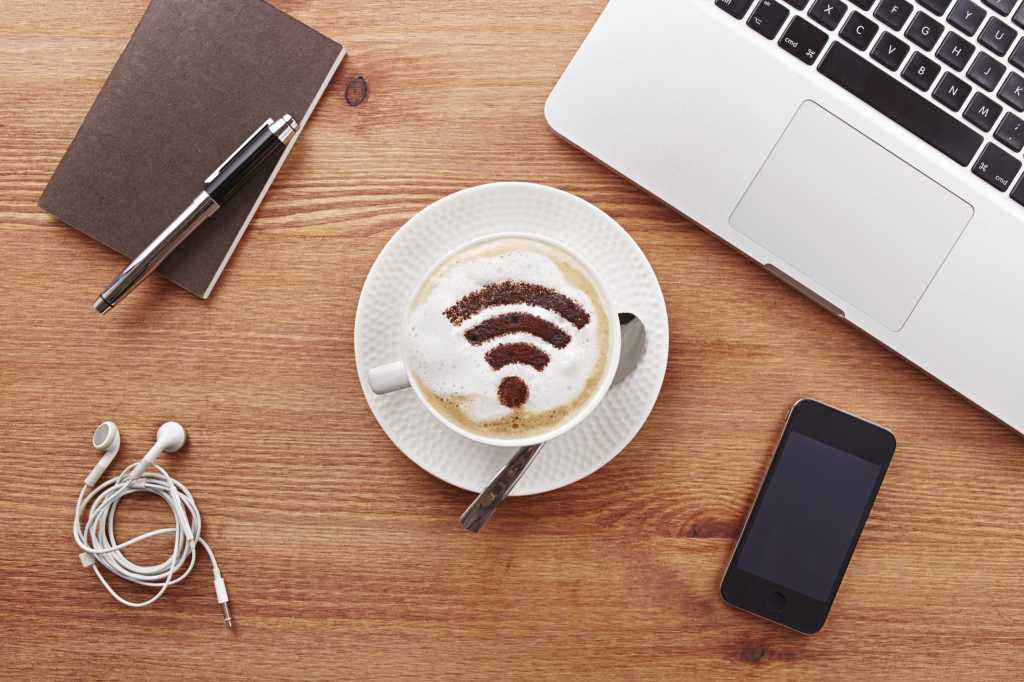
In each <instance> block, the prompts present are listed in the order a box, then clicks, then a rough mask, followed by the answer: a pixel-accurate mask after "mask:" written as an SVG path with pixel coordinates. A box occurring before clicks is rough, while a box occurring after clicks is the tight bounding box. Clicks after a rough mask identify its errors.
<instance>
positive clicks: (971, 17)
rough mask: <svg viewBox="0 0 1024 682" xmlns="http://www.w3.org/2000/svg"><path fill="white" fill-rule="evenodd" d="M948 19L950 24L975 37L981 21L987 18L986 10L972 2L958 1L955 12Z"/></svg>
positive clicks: (954, 7) (954, 6) (966, 0)
mask: <svg viewBox="0 0 1024 682" xmlns="http://www.w3.org/2000/svg"><path fill="white" fill-rule="evenodd" d="M947 18H948V20H949V23H951V24H953V25H954V26H956V27H957V28H958V29H960V30H961V31H963V32H964V33H966V34H967V35H969V36H973V35H974V34H975V33H976V32H977V31H978V28H979V27H980V26H981V20H982V19H984V18H985V10H983V9H982V8H981V7H979V6H978V5H975V4H974V3H973V2H971V0H956V4H955V5H953V10H952V11H951V12H950V13H949V17H947Z"/></svg>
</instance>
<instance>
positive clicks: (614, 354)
mask: <svg viewBox="0 0 1024 682" xmlns="http://www.w3.org/2000/svg"><path fill="white" fill-rule="evenodd" d="M504 239H525V240H529V241H533V242H537V243H540V244H547V245H550V246H553V247H555V248H556V249H559V250H561V251H564V252H565V253H567V254H569V256H571V257H572V258H573V259H575V260H576V262H577V263H578V264H579V265H580V267H581V268H582V269H583V271H584V273H585V274H586V275H587V277H588V278H589V279H590V281H591V282H592V283H593V285H594V288H595V289H596V290H597V293H598V296H599V298H600V299H601V300H600V301H594V305H595V306H599V307H601V308H602V309H603V310H604V311H605V313H606V316H607V318H608V361H607V362H606V363H605V367H604V371H603V372H602V375H601V380H600V382H599V383H598V385H597V388H596V389H595V390H594V392H593V393H592V394H591V395H590V398H589V399H588V400H587V402H586V403H585V404H584V405H582V406H581V407H580V408H578V409H577V410H576V411H575V412H574V413H573V414H572V416H570V417H569V418H568V419H566V420H565V421H563V422H561V423H559V424H558V426H556V427H555V428H553V429H551V430H549V431H544V432H543V433H539V434H532V435H530V436H527V437H520V438H499V437H496V436H486V435H483V434H478V433H473V432H471V431H468V430H466V429H464V428H462V427H461V426H459V425H458V424H455V423H453V422H452V421H451V420H450V419H448V418H447V417H446V416H445V415H444V414H442V413H441V412H439V411H438V410H437V409H436V408H435V407H434V406H433V405H432V404H431V403H430V401H429V400H427V398H426V396H424V394H423V389H422V388H421V387H420V385H419V383H418V382H415V381H412V379H411V377H410V376H409V371H408V370H407V369H406V367H407V365H408V348H406V346H405V335H404V334H403V335H402V339H403V340H402V345H401V347H400V349H399V351H400V358H401V359H399V360H396V361H395V362H391V363H388V364H385V365H381V366H379V367H375V368H373V369H371V370H370V371H369V372H368V373H367V383H369V385H370V388H371V389H372V390H373V392H374V393H376V394H378V395H383V394H386V393H392V392H394V391H399V390H402V389H406V388H412V390H413V392H414V393H415V394H416V397H417V398H418V399H419V401H420V404H422V405H423V408H424V409H426V410H427V411H428V412H430V413H431V414H432V415H434V417H435V418H436V419H437V420H438V421H440V422H441V423H442V424H444V425H445V426H447V427H448V428H449V429H451V430H452V431H454V432H455V433H457V434H459V435H461V436H464V437H465V438H469V439H470V440H474V441H477V442H478V443H483V444H485V445H496V446H503V447H522V446H525V445H535V444H537V443H542V442H544V441H548V440H551V439H552V438H557V437H558V436H560V435H562V434H564V433H565V432H567V431H569V430H570V429H572V428H573V427H575V426H577V425H578V424H579V423H580V422H582V421H583V420H584V419H586V418H587V417H588V416H589V415H590V414H591V413H592V412H593V411H594V410H595V409H597V406H598V405H599V404H600V403H601V401H602V400H603V399H604V397H605V395H606V394H607V393H608V389H609V388H610V387H611V385H612V379H614V377H615V371H616V370H617V369H618V366H619V351H620V348H621V345H622V335H621V330H620V329H619V321H618V317H617V316H616V314H615V313H614V312H613V310H614V309H613V308H612V305H611V299H610V298H609V297H608V292H607V290H606V289H605V286H604V284H603V283H602V281H601V278H600V277H599V276H598V275H597V273H596V272H594V269H593V268H592V267H591V266H590V264H589V263H587V261H586V260H585V259H584V258H583V257H582V256H581V255H580V254H579V253H578V252H577V251H575V250H574V249H572V248H570V247H568V246H566V245H565V244H563V243H561V242H559V241H555V240H553V239H548V238H547V237H542V236H539V235H535V234H529V233H524V232H501V233H497V234H493V235H488V236H486V237H481V238H479V239H475V240H473V241H469V242H466V243H465V244H462V245H461V246H459V247H458V248H455V249H452V250H451V251H450V252H448V253H447V254H445V255H444V256H443V257H442V258H440V259H438V260H437V262H435V263H434V264H433V265H432V266H431V267H430V268H429V269H428V270H427V272H426V273H425V274H424V275H423V277H422V278H421V279H420V281H419V282H418V283H417V285H416V286H415V287H414V288H413V290H412V292H413V293H412V296H413V297H415V296H416V295H417V293H419V291H420V290H421V289H422V288H423V286H424V285H425V284H426V283H427V280H428V279H429V278H430V277H431V276H432V275H433V274H434V272H435V271H436V270H437V269H438V268H439V267H440V266H441V265H443V264H444V263H446V262H448V260H449V259H451V258H452V257H453V256H456V255H457V254H459V253H461V252H462V251H465V250H467V249H471V248H473V247H475V246H478V245H480V244H484V243H486V242H491V241H498V240H504ZM411 308H412V301H410V302H409V303H408V304H407V305H406V309H405V310H406V314H405V317H404V318H403V321H402V324H403V325H405V326H407V325H408V316H409V313H410V312H411Z"/></svg>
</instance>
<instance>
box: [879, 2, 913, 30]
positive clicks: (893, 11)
mask: <svg viewBox="0 0 1024 682" xmlns="http://www.w3.org/2000/svg"><path fill="white" fill-rule="evenodd" d="M913 11H914V8H913V7H912V6H911V4H910V2H909V0H882V2H881V3H879V5H878V7H876V8H875V17H876V18H877V19H878V20H879V21H881V22H882V23H883V24H885V25H886V26H888V27H889V28H893V29H896V30H897V31H898V30H900V29H901V28H903V24H905V23H907V19H909V18H910V13H911V12H913Z"/></svg>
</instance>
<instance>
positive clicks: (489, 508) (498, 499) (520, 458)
mask: <svg viewBox="0 0 1024 682" xmlns="http://www.w3.org/2000/svg"><path fill="white" fill-rule="evenodd" d="M542 447H544V443H537V444H536V445H527V446H526V447H524V448H519V449H518V450H517V451H516V454H514V455H512V459H510V460H509V461H508V464H506V465H505V466H504V468H502V470H501V471H499V472H498V475H497V476H495V477H494V480H492V481H491V482H490V483H488V484H487V487H486V488H484V489H483V492H481V493H480V494H479V495H477V497H476V499H475V500H473V504H471V505H469V507H467V508H466V511H464V512H462V516H460V517H459V523H460V524H462V527H463V528H465V529H466V530H469V531H473V532H474V533H479V532H480V530H481V529H482V528H483V527H484V525H486V523H487V521H488V520H490V518H491V516H493V515H494V511H495V510H496V509H497V508H498V505H499V504H501V503H502V502H504V501H505V498H506V497H508V494H509V493H510V492H512V488H514V487H515V485H516V483H518V482H519V479H520V478H522V477H523V474H524V473H526V470H527V469H528V468H529V467H530V464H531V463H532V462H533V460H534V458H535V457H536V455H537V453H538V452H540V449H541V448H542Z"/></svg>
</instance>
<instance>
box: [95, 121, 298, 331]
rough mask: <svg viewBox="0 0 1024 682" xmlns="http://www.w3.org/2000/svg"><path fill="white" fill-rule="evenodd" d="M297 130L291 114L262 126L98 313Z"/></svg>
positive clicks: (131, 267)
mask: <svg viewBox="0 0 1024 682" xmlns="http://www.w3.org/2000/svg"><path fill="white" fill-rule="evenodd" d="M297 128H298V124H296V122H295V119H293V118H292V117H291V116H290V115H288V114H285V115H284V116H282V117H281V118H279V119H277V120H276V121H275V120H274V119H271V118H268V119H267V120H266V121H265V122H264V123H263V124H262V125H260V127H259V128H257V129H256V130H255V131H254V132H253V134H252V135H250V136H249V137H248V138H246V140H245V141H244V142H242V144H240V145H239V146H238V149H236V150H235V151H233V152H232V153H231V154H230V155H229V156H228V158H227V159H225V160H224V163H222V164H221V165H219V166H217V168H216V170H214V171H213V172H212V173H210V175H209V177H207V178H206V180H204V181H203V190H202V191H201V192H200V193H199V195H198V196H197V197H196V198H195V199H193V200H192V203H191V204H189V205H188V208H186V209H185V210H184V211H182V212H181V214H180V215H179V216H178V217H177V218H175V219H174V220H173V221H171V224H170V225H168V226H167V227H165V228H164V230H163V232H161V233H160V235H159V236H158V237H157V238H156V239H154V240H153V241H152V242H151V243H150V245H149V246H147V247H146V248H145V249H143V250H142V253H140V254H139V255H138V256H136V257H135V260H133V261H132V262H131V263H129V264H128V267H126V268H125V269H124V270H123V271H121V274H120V275H118V276H117V278H116V279H115V280H114V281H113V282H111V284H110V286H108V287H107V289H106V291H104V292H103V293H102V294H100V297H99V298H97V299H96V302H95V303H94V304H93V307H94V308H95V309H96V311H97V312H99V313H106V312H107V311H109V310H110V309H111V308H113V307H114V306H115V305H117V304H118V302H119V301H120V300H121V299H122V298H124V297H125V296H127V295H128V293H129V292H131V290H132V289H134V288H135V287H137V286H138V285H139V283H140V282H141V281H142V280H144V279H145V278H146V277H147V276H149V274H150V273H151V272H153V271H154V270H156V268H157V266H159V265H160V263H162V262H163V261H164V259H165V258H167V256H169V255H170V254H171V252H172V251H174V249H176V248H177V247H178V245H179V244H181V243H182V242H183V241H185V239H186V238H187V237H188V236H189V235H190V234H192V232H193V231H195V229H196V228H197V227H199V226H200V225H202V224H203V221H205V220H206V219H207V218H209V217H210V216H212V215H213V214H214V213H216V212H217V209H219V208H220V207H221V206H222V205H223V204H224V202H225V201H227V200H228V199H229V198H230V197H231V195H232V194H234V193H235V191H236V190H238V188H239V187H241V186H242V185H243V184H245V181H246V180H248V179H249V177H250V176H251V175H252V174H253V172H254V171H256V170H257V169H258V168H259V167H260V166H262V165H263V163H264V162H265V161H266V160H267V159H269V158H270V157H271V156H272V155H273V153H274V152H275V151H277V150H278V149H280V148H281V147H283V146H284V145H285V144H286V143H287V142H288V138H290V137H291V136H292V133H294V132H295V130H296V129H297Z"/></svg>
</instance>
